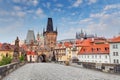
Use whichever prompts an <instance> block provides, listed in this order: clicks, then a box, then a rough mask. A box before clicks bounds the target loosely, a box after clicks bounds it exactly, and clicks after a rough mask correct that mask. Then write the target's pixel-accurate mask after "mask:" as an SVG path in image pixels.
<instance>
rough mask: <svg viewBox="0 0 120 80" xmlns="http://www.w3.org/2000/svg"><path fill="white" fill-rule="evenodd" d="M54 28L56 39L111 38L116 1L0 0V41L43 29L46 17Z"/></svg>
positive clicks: (119, 14)
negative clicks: (83, 35)
mask: <svg viewBox="0 0 120 80" xmlns="http://www.w3.org/2000/svg"><path fill="white" fill-rule="evenodd" d="M48 17H52V18H53V24H54V29H55V28H56V27H57V28H58V40H62V39H68V38H75V34H76V32H80V31H81V29H83V30H84V31H85V32H86V33H88V34H97V35H98V36H104V37H107V38H112V37H113V36H116V35H118V34H119V33H120V0H0V42H12V41H14V40H15V39H16V36H19V38H20V39H21V40H24V39H25V38H26V34H27V31H28V30H29V29H32V30H34V32H35V34H37V33H38V32H39V33H42V31H43V28H46V25H47V18H48Z"/></svg>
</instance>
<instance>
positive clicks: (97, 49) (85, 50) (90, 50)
mask: <svg viewBox="0 0 120 80" xmlns="http://www.w3.org/2000/svg"><path fill="white" fill-rule="evenodd" d="M78 54H79V55H80V54H109V44H95V45H90V46H87V47H86V46H85V47H82V49H81V50H80V52H79V53H78Z"/></svg>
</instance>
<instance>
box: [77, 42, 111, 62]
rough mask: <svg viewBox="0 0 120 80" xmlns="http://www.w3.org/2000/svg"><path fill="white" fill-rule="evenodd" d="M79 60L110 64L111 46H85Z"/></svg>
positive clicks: (79, 54)
mask: <svg viewBox="0 0 120 80" xmlns="http://www.w3.org/2000/svg"><path fill="white" fill-rule="evenodd" d="M78 59H79V61H80V62H92V63H110V56H109V44H94V45H89V46H83V47H82V48H81V50H80V52H79V53H78Z"/></svg>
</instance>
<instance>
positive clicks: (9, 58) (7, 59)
mask: <svg viewBox="0 0 120 80" xmlns="http://www.w3.org/2000/svg"><path fill="white" fill-rule="evenodd" d="M11 61H12V57H11V56H10V55H8V57H6V56H4V55H2V60H1V61H0V66H2V65H6V64H10V63H11Z"/></svg>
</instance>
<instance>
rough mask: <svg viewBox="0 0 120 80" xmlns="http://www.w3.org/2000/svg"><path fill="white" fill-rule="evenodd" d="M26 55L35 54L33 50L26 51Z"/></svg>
mask: <svg viewBox="0 0 120 80" xmlns="http://www.w3.org/2000/svg"><path fill="white" fill-rule="evenodd" d="M27 55H36V54H35V52H32V51H27Z"/></svg>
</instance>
